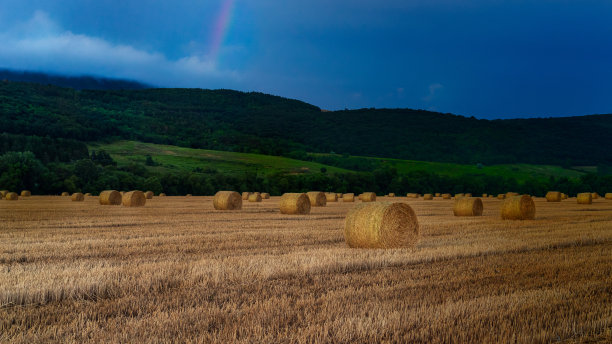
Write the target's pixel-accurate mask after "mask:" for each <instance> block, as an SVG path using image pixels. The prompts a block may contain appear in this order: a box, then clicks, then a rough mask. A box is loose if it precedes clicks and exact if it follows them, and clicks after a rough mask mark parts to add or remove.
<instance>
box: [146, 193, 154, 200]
mask: <svg viewBox="0 0 612 344" xmlns="http://www.w3.org/2000/svg"><path fill="white" fill-rule="evenodd" d="M153 195H155V193H153V191H147V192H145V197H146V198H147V199H153Z"/></svg>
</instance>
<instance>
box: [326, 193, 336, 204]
mask: <svg viewBox="0 0 612 344" xmlns="http://www.w3.org/2000/svg"><path fill="white" fill-rule="evenodd" d="M325 200H326V201H327V202H338V195H337V194H335V193H333V192H328V193H326V194H325Z"/></svg>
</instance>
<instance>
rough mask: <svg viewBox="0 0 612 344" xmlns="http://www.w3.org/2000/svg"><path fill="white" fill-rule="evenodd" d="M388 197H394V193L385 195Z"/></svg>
mask: <svg viewBox="0 0 612 344" xmlns="http://www.w3.org/2000/svg"><path fill="white" fill-rule="evenodd" d="M387 196H389V197H395V193H394V192H389V194H388V195H387Z"/></svg>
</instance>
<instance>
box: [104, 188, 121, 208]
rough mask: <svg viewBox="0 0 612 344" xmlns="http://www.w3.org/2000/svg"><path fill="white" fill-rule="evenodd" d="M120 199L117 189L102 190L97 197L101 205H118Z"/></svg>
mask: <svg viewBox="0 0 612 344" xmlns="http://www.w3.org/2000/svg"><path fill="white" fill-rule="evenodd" d="M121 199H122V196H121V193H119V191H117V190H104V191H102V192H101V193H100V197H99V201H100V204H101V205H120V204H121Z"/></svg>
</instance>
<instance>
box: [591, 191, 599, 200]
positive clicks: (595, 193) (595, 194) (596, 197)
mask: <svg viewBox="0 0 612 344" xmlns="http://www.w3.org/2000/svg"><path fill="white" fill-rule="evenodd" d="M591 197H592V198H593V199H598V198H599V194H598V193H597V192H591Z"/></svg>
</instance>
